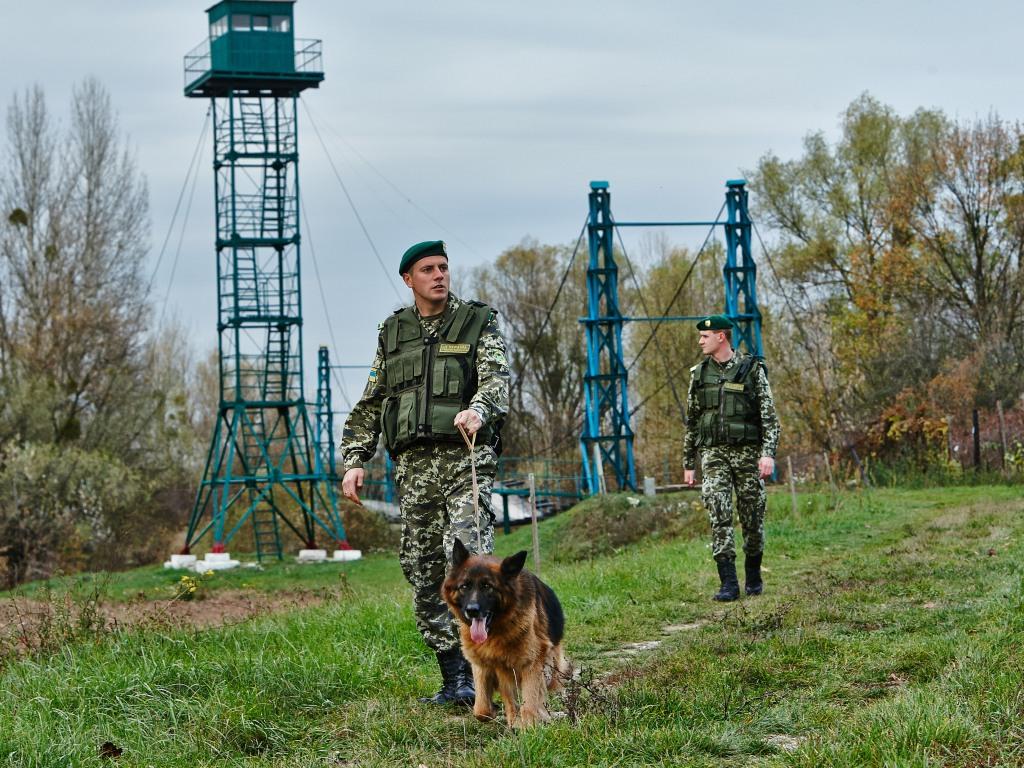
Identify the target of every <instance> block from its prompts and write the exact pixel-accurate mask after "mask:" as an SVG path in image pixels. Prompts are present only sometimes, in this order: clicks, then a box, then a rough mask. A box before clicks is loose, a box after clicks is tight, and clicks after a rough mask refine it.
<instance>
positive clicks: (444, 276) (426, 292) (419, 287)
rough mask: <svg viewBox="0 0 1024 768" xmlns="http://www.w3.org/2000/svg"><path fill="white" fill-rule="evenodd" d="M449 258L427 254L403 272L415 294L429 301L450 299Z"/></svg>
mask: <svg viewBox="0 0 1024 768" xmlns="http://www.w3.org/2000/svg"><path fill="white" fill-rule="evenodd" d="M448 278H449V276H448V258H447V257H446V256H425V257H424V258H422V259H420V260H419V261H417V262H416V263H414V264H413V265H412V267H410V268H409V271H408V272H405V273H403V274H402V279H403V280H404V281H405V284H406V285H407V286H409V287H410V288H412V292H413V295H414V296H416V297H418V298H420V299H423V300H424V301H428V302H444V301H447V300H448Z"/></svg>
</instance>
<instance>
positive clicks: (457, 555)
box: [452, 536, 469, 568]
mask: <svg viewBox="0 0 1024 768" xmlns="http://www.w3.org/2000/svg"><path fill="white" fill-rule="evenodd" d="M467 560H469V550H468V549H466V545H465V544H463V543H462V539H460V538H459V537H458V536H456V537H455V544H453V545H452V565H453V566H454V567H455V568H458V567H459V566H461V565H462V564H463V563H464V562H466V561H467Z"/></svg>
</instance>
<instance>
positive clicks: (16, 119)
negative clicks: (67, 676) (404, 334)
mask: <svg viewBox="0 0 1024 768" xmlns="http://www.w3.org/2000/svg"><path fill="white" fill-rule="evenodd" d="M2 171H3V172H2V173H0V206H2V210H3V212H4V218H3V219H2V220H0V222H2V223H0V568H2V569H3V571H4V574H5V575H4V576H3V577H4V578H6V580H7V581H8V583H13V582H16V581H19V580H22V579H25V578H33V577H37V576H45V575H48V574H49V573H52V572H53V571H54V569H57V568H63V569H66V570H75V569H77V568H81V567H118V566H124V565H134V564H139V563H140V562H148V561H151V560H152V559H153V557H154V555H155V554H156V553H159V554H163V553H164V552H166V549H167V541H166V538H165V537H169V536H170V531H171V529H173V528H174V527H175V526H180V522H181V519H182V516H183V515H184V514H187V504H188V502H189V501H190V500H191V498H192V496H193V494H194V486H195V482H196V477H197V476H198V471H199V464H200V462H201V460H202V449H203V447H205V446H204V443H203V440H204V439H205V438H206V437H207V435H206V434H203V435H202V436H201V437H200V436H199V435H198V434H197V431H198V428H199V423H200V421H201V420H202V419H203V418H206V414H205V409H204V408H202V407H201V404H202V403H204V402H205V393H204V392H202V391H201V390H202V386H197V381H196V380H195V379H194V377H193V376H192V373H191V372H192V370H193V367H194V366H193V365H192V361H191V354H190V351H189V348H188V343H187V337H186V335H185V333H184V332H183V331H182V330H181V329H180V328H178V327H177V326H175V325H173V324H169V325H167V326H164V327H162V328H157V329H151V328H149V327H148V325H147V324H148V321H149V318H150V313H149V305H148V286H147V285H146V282H145V279H144V277H143V275H142V260H143V258H144V256H145V253H146V248H147V240H148V231H149V223H148V218H147V208H148V204H147V192H146V185H145V181H144V179H143V178H142V176H141V174H140V173H139V172H138V169H137V168H136V165H135V162H134V159H133V158H132V155H131V152H130V151H129V150H128V148H127V143H126V141H125V140H124V139H123V138H122V136H121V134H120V132H119V129H118V126H117V119H116V116H115V114H114V111H113V108H112V106H111V102H110V98H109V96H108V95H107V94H106V92H105V91H104V89H103V88H102V87H101V86H100V85H99V84H98V83H97V82H96V81H94V80H86V81H85V82H84V83H82V84H81V85H80V86H78V87H77V88H76V89H75V91H74V94H73V97H72V101H71V117H70V120H69V122H68V127H67V129H66V130H65V131H60V130H58V124H57V123H56V122H55V121H54V120H53V118H52V117H51V116H50V114H49V112H48V111H47V107H46V102H45V98H44V96H43V93H42V91H41V90H40V89H39V88H35V89H32V90H30V91H28V92H26V93H25V94H23V95H19V96H16V97H15V98H14V100H13V101H12V103H11V106H10V108H9V110H8V114H7V153H6V156H5V158H4V164H3V168H2Z"/></svg>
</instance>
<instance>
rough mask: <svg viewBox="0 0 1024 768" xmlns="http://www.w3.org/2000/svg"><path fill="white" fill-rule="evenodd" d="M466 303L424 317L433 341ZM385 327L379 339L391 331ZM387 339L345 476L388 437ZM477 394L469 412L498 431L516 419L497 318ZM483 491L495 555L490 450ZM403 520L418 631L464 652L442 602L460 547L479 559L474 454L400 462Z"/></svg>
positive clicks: (446, 448) (485, 342) (401, 458)
mask: <svg viewBox="0 0 1024 768" xmlns="http://www.w3.org/2000/svg"><path fill="white" fill-rule="evenodd" d="M462 303H463V302H462V301H460V300H459V299H458V298H456V297H455V296H454V295H452V294H449V298H448V306H447V308H446V309H445V311H444V313H442V314H441V315H436V316H434V317H423V316H421V315H420V314H419V310H416V315H417V317H419V319H420V324H421V326H422V328H423V333H424V335H425V336H429V335H434V334H436V333H437V331H438V329H439V328H440V327H441V326H442V325H443V323H444V320H445V319H446V318H447V317H448V316H449V313H452V312H455V311H456V310H457V309H458V308H459V307H460V306H461V305H462ZM383 328H384V326H383V324H381V326H380V327H379V328H378V331H383ZM384 365H385V355H384V339H383V337H382V336H380V337H378V341H377V354H376V357H374V360H373V365H372V366H371V369H370V376H369V379H368V380H367V382H366V388H365V389H364V390H363V395H362V397H361V398H360V400H359V402H358V403H356V405H355V407H354V408H353V409H352V412H351V413H350V414H349V417H348V420H347V421H346V422H345V430H344V433H343V437H342V443H341V451H342V456H343V458H344V463H345V469H346V470H347V469H352V468H353V467H361V466H362V465H363V462H365V461H368V460H369V459H371V458H372V457H373V455H374V453H375V452H376V450H377V440H378V438H379V436H380V432H381V424H380V411H381V404H382V401H383V399H384V395H385V391H386V387H385V386H384V377H383V376H381V375H379V374H380V372H381V371H383V370H384ZM476 373H477V381H478V383H477V390H476V392H475V393H474V394H473V396H472V398H471V399H470V402H469V408H471V409H472V410H474V411H476V412H477V414H479V416H480V418H481V419H482V421H483V423H484V424H494V423H496V422H497V421H498V420H500V419H502V418H504V416H505V414H506V413H507V411H508V381H509V370H508V358H507V355H506V352H505V342H504V340H503V339H502V337H501V333H500V331H499V330H498V321H497V315H496V313H495V312H491V315H490V317H489V319H488V321H487V324H486V325H485V326H484V329H483V331H482V333H481V335H480V342H479V346H478V347H477V353H476ZM475 454H476V471H477V484H478V486H479V489H480V498H479V506H480V529H479V530H480V543H479V548H480V550H481V551H483V552H486V553H490V552H491V551H493V549H494V513H493V512H492V510H491V488H492V486H493V483H494V475H495V472H496V471H497V467H498V459H497V455H496V454H495V452H494V449H493V448H492V447H491V446H489V445H483V444H480V443H478V444H477V447H476V449H475ZM392 458H393V459H394V461H395V482H396V484H397V485H398V492H399V506H400V509H401V513H402V543H401V552H400V555H399V558H400V561H401V564H402V572H403V573H404V574H405V578H406V579H407V580H408V581H409V583H410V584H411V585H412V587H413V606H414V609H415V613H416V625H417V627H418V628H419V630H420V633H421V634H422V635H423V639H424V640H425V641H426V643H427V645H428V646H430V648H432V649H433V650H435V651H438V652H441V651H448V650H450V649H453V648H455V647H457V646H458V644H459V636H458V630H457V628H456V625H455V622H454V619H453V618H452V616H451V613H450V612H449V611H448V607H447V605H445V602H444V600H442V599H441V594H440V591H441V583H442V582H443V581H444V576H445V572H446V571H447V569H448V567H449V566H450V565H451V563H450V562H449V560H450V558H451V552H452V545H453V541H454V537H455V536H456V535H457V536H459V538H460V539H461V540H462V542H463V543H464V544H465V545H466V547H467V548H469V550H470V551H472V552H476V551H477V546H478V545H477V526H476V521H475V513H474V511H473V482H472V473H471V466H470V458H469V451H468V450H467V449H466V446H465V444H463V443H461V442H460V443H454V442H440V441H439V442H426V441H420V442H417V443H415V444H413V445H411V446H409V447H408V448H406V449H404V450H402V451H399V452H398V455H396V456H393V457H392Z"/></svg>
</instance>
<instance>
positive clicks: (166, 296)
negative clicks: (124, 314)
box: [153, 113, 209, 327]
mask: <svg viewBox="0 0 1024 768" xmlns="http://www.w3.org/2000/svg"><path fill="white" fill-rule="evenodd" d="M207 116H209V113H207ZM205 133H206V126H205V124H204V126H203V134H204V135H205ZM201 141H202V136H200V142H201ZM202 156H203V153H202V150H201V149H200V152H199V154H198V155H197V156H193V159H196V160H197V162H196V163H195V173H194V174H192V186H191V188H190V189H189V193H188V203H186V205H185V215H184V216H183V217H182V220H181V232H180V233H179V234H178V246H177V247H176V248H175V249H174V261H172V262H171V274H170V277H168V278H167V290H166V291H164V300H163V303H162V306H161V307H160V320H159V322H157V327H159V326H161V325H163V322H164V315H165V314H167V301H168V300H169V299H170V297H171V287H172V286H173V285H174V275H175V273H176V272H177V271H178V259H179V258H180V257H181V245H182V243H183V242H184V240H185V231H186V230H187V229H188V218H189V214H190V213H191V212H192V200H193V199H194V198H195V194H196V182H197V181H199V162H198V160H199V159H202ZM183 191H184V190H183ZM180 202H181V200H180V198H179V203H180ZM165 245H166V243H165ZM162 256H163V251H162V250H161V258H162ZM153 274H154V276H155V275H156V272H155V271H154V273H153Z"/></svg>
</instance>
